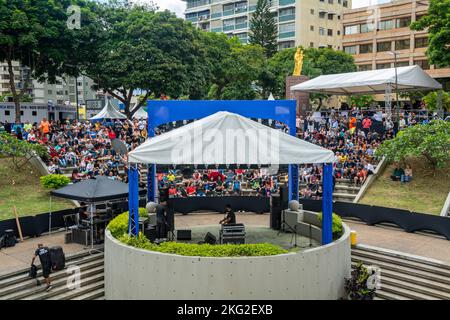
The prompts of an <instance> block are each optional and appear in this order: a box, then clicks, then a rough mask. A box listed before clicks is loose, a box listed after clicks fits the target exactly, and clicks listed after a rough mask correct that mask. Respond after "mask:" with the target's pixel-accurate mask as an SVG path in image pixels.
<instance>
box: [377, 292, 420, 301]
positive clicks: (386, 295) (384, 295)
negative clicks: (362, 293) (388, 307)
mask: <svg viewBox="0 0 450 320" xmlns="http://www.w3.org/2000/svg"><path fill="white" fill-rule="evenodd" d="M377 298H378V299H380V300H412V299H411V298H408V297H404V296H401V295H398V294H395V293H392V292H389V291H384V290H383V289H380V290H377V292H376V293H375V299H377ZM378 299H377V300H378Z"/></svg>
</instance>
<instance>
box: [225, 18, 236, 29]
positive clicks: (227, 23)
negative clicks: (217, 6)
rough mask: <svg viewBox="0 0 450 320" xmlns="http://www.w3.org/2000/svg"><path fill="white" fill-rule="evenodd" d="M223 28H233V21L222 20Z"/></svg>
mask: <svg viewBox="0 0 450 320" xmlns="http://www.w3.org/2000/svg"><path fill="white" fill-rule="evenodd" d="M223 26H224V27H229V26H234V19H228V20H223Z"/></svg>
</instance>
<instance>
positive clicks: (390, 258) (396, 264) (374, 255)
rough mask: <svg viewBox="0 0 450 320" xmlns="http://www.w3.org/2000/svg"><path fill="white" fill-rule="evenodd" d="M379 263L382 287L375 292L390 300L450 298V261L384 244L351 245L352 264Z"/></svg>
mask: <svg viewBox="0 0 450 320" xmlns="http://www.w3.org/2000/svg"><path fill="white" fill-rule="evenodd" d="M359 262H362V263H363V264H365V265H371V266H378V267H379V268H380V271H381V288H380V289H379V290H377V292H376V296H377V297H379V298H382V299H387V300H408V299H417V300H441V299H442V300H449V299H450V269H449V268H450V265H448V264H446V263H443V262H440V261H437V260H433V259H427V258H423V257H418V256H413V255H409V254H403V253H400V252H396V251H392V250H385V249H382V248H376V247H368V246H361V245H358V246H356V247H353V248H352V266H355V264H356V263H359Z"/></svg>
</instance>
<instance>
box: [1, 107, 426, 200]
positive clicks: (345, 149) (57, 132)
mask: <svg viewBox="0 0 450 320" xmlns="http://www.w3.org/2000/svg"><path fill="white" fill-rule="evenodd" d="M428 121H430V117H429V116H428V114H426V115H424V114H423V113H421V112H413V111H404V112H402V114H401V116H400V121H399V129H400V130H401V129H403V128H404V127H406V126H409V125H414V124H417V123H426V122H428ZM263 123H264V124H266V125H269V126H271V127H273V128H277V129H279V130H282V131H287V127H286V125H284V124H281V123H278V122H273V121H269V122H268V121H265V122H263ZM175 127H176V126H175V125H171V124H168V125H165V126H162V127H160V128H158V129H156V130H155V133H156V134H161V133H164V132H166V131H168V130H171V129H172V128H175ZM0 131H6V132H9V133H11V134H14V135H16V136H17V137H18V138H19V139H22V140H26V141H28V142H30V143H40V144H42V145H45V146H46V147H47V149H48V155H49V156H48V158H47V159H46V161H47V165H48V169H49V172H50V173H63V172H67V170H65V168H70V170H71V181H72V182H73V183H76V182H78V181H81V180H83V179H88V178H90V177H93V176H97V175H104V176H107V177H109V178H110V179H114V180H120V181H124V182H127V175H126V156H124V155H121V154H119V153H117V152H116V151H115V150H114V148H113V146H112V144H111V141H112V140H113V139H119V140H120V141H122V142H123V143H124V144H125V145H126V147H127V149H128V150H129V151H130V150H133V149H134V148H136V147H137V146H138V145H140V144H141V143H142V142H144V141H145V140H146V139H147V137H148V132H147V121H146V120H145V119H134V120H111V121H110V122H89V121H77V120H71V121H69V120H67V121H48V120H47V119H45V118H44V119H43V120H42V121H41V122H40V123H33V124H31V123H29V122H25V123H24V124H10V123H0ZM297 135H298V137H299V138H301V139H304V140H305V141H308V142H311V143H314V144H317V145H320V146H322V147H324V148H327V149H330V150H332V151H333V152H334V153H335V156H336V161H335V163H334V171H333V172H334V173H333V178H334V180H336V179H346V180H347V181H348V182H349V183H350V184H352V185H354V186H360V185H362V184H363V183H364V182H365V181H366V179H367V177H368V176H369V175H370V174H372V173H373V172H374V170H375V167H376V164H377V160H376V158H375V150H376V149H377V147H378V146H379V145H380V143H382V141H384V140H385V139H390V138H392V137H393V135H394V132H393V126H392V124H391V123H389V122H387V121H386V119H385V117H384V116H383V115H382V114H380V112H373V111H366V112H361V111H358V110H348V111H331V112H322V113H321V112H315V113H311V114H310V115H308V116H307V117H305V118H302V117H300V118H298V119H297ZM409 169H410V168H409ZM396 176H397V177H398V180H402V181H409V180H408V179H410V176H411V175H408V174H403V176H404V177H402V174H400V175H398V174H397V175H396ZM284 180H286V173H284V174H277V175H272V174H269V173H268V172H265V170H263V169H262V170H260V169H247V170H246V169H235V170H228V169H226V170H195V171H194V172H193V173H190V174H188V175H186V174H184V175H183V174H182V173H180V171H179V170H170V171H169V172H165V173H159V174H158V183H159V186H160V187H164V188H168V189H169V194H170V195H171V196H174V197H189V196H210V195H215V196H219V195H240V194H253V195H260V196H270V195H271V194H273V193H276V192H278V189H279V187H280V186H281V185H283V184H284V183H285V181H284ZM299 180H300V195H301V197H303V198H315V199H319V198H321V196H322V186H321V185H322V166H321V165H317V164H310V165H304V166H300V169H299Z"/></svg>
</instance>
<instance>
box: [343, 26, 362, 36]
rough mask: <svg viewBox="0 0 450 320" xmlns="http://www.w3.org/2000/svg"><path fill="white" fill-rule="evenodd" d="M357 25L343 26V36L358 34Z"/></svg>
mask: <svg viewBox="0 0 450 320" xmlns="http://www.w3.org/2000/svg"><path fill="white" fill-rule="evenodd" d="M358 27H359V26H358V25H354V26H345V27H344V34H345V35H348V34H356V33H358Z"/></svg>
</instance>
